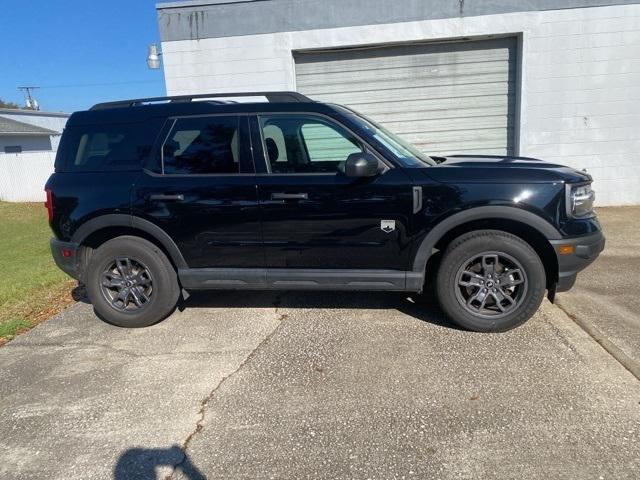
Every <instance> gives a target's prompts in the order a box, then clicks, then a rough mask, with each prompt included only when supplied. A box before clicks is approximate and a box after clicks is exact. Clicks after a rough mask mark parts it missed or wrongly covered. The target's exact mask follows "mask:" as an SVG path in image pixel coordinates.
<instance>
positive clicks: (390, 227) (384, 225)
mask: <svg viewBox="0 0 640 480" xmlns="http://www.w3.org/2000/svg"><path fill="white" fill-rule="evenodd" d="M395 229H396V221H395V220H380V230H382V231H383V232H384V233H391V232H393V231H394V230H395Z"/></svg>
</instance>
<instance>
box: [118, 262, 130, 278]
mask: <svg viewBox="0 0 640 480" xmlns="http://www.w3.org/2000/svg"><path fill="white" fill-rule="evenodd" d="M116 266H117V267H118V271H119V272H120V275H122V278H128V277H129V276H131V260H129V259H128V258H117V259H116Z"/></svg>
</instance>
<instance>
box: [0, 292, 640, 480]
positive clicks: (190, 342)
mask: <svg viewBox="0 0 640 480" xmlns="http://www.w3.org/2000/svg"><path fill="white" fill-rule="evenodd" d="M0 368H1V369H2V381H1V382H0V478H7V479H22V478H30V479H31V478H33V479H36V478H38V479H41V478H48V479H109V478H114V479H117V480H123V479H126V478H136V479H156V478H165V477H166V476H167V475H172V477H173V478H176V479H178V478H180V479H201V478H205V477H207V478H211V479H218V478H224V479H231V478H233V479H236V478H247V479H255V478H265V479H266V478H291V479H299V478H314V479H316V478H362V479H366V478H378V479H395V478H398V479H401V478H406V479H410V478H443V479H454V478H455V479H460V478H501V479H504V478H513V479H522V478H544V479H549V478H567V479H575V478H595V479H599V478H604V479H607V478H616V479H621V478H637V476H638V475H637V473H638V471H640V382H639V381H638V380H637V379H636V378H635V377H634V376H633V375H632V374H631V373H630V372H629V371H628V370H627V369H625V368H624V367H623V366H621V365H620V364H619V363H618V362H617V361H616V360H615V359H614V358H613V357H612V356H611V355H610V354H609V353H607V352H606V351H605V350H604V349H603V348H602V347H601V346H600V345H599V344H598V343H596V342H595V341H594V340H593V339H592V337H591V336H589V335H588V334H587V333H585V332H584V331H583V330H582V329H580V328H579V327H578V326H577V325H576V323H575V322H573V321H572V320H571V319H570V318H569V317H568V316H567V315H565V314H564V313H563V312H562V311H561V310H560V309H558V308H557V307H554V306H551V305H550V304H548V303H546V302H545V304H544V305H543V307H542V309H541V310H540V311H539V312H538V314H536V316H535V318H534V319H533V320H532V321H530V322H529V323H527V324H526V325H525V326H523V327H521V328H519V329H517V330H515V331H513V332H509V333H506V334H494V335H487V334H485V335H483V334H474V333H468V332H463V331H460V330H457V329H455V328H452V327H451V326H450V325H449V324H447V323H446V322H445V321H444V319H443V317H442V315H441V313H440V312H439V311H438V310H437V309H435V308H433V307H431V308H426V307H418V306H416V305H414V304H412V303H411V302H409V301H407V300H406V299H404V298H403V297H402V296H400V295H388V294H384V295H383V294H335V293H327V294H322V293H284V294H274V293H259V292H236V293H233V292H231V293H229V292H227V293H213V294H209V295H200V296H198V297H195V298H192V299H191V301H190V307H189V308H187V309H186V310H184V311H182V312H177V313H176V314H174V315H173V316H172V317H171V318H169V319H168V320H167V321H165V322H163V323H161V324H159V325H156V326H154V327H151V328H147V329H141V330H125V329H119V328H116V327H112V326H109V325H106V324H104V323H102V322H100V321H99V320H97V319H96V318H95V317H94V315H93V313H92V310H91V307H90V306H89V305H86V304H83V303H79V304H77V305H75V306H74V307H72V308H71V309H69V310H68V311H66V312H64V313H63V314H62V315H60V316H59V317H57V318H54V319H52V320H50V321H48V322H46V323H45V324H42V325H41V326H39V327H37V328H35V329H34V330H32V331H31V332H30V333H28V334H26V335H23V336H21V337H19V338H17V339H16V340H14V341H12V342H11V343H9V344H8V345H6V346H5V347H3V348H1V349H0ZM185 452H186V454H185Z"/></svg>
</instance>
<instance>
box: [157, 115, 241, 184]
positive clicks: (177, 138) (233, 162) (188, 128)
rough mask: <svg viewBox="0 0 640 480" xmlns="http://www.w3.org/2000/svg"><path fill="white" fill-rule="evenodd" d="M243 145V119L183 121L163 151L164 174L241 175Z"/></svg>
mask: <svg viewBox="0 0 640 480" xmlns="http://www.w3.org/2000/svg"><path fill="white" fill-rule="evenodd" d="M239 142H240V119H239V117H235V116H212V117H193V118H179V119H177V120H176V123H175V125H174V126H173V128H172V129H171V132H169V135H168V137H167V140H166V141H165V143H164V145H163V147H162V160H163V165H164V173H165V174H180V175H189V174H190V175H195V174H200V175H206V174H208V175H212V174H225V173H239V172H240V161H239V160H240V157H239Z"/></svg>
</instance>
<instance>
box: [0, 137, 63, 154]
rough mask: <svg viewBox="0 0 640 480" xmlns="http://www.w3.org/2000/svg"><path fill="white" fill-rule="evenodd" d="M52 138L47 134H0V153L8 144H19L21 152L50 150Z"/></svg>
mask: <svg viewBox="0 0 640 480" xmlns="http://www.w3.org/2000/svg"><path fill="white" fill-rule="evenodd" d="M58 136H59V135H56V137H58ZM53 138H54V137H53V136H49V135H0V154H2V153H4V147H9V146H20V147H22V151H23V152H29V151H40V150H52V148H51V144H52V140H53Z"/></svg>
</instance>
